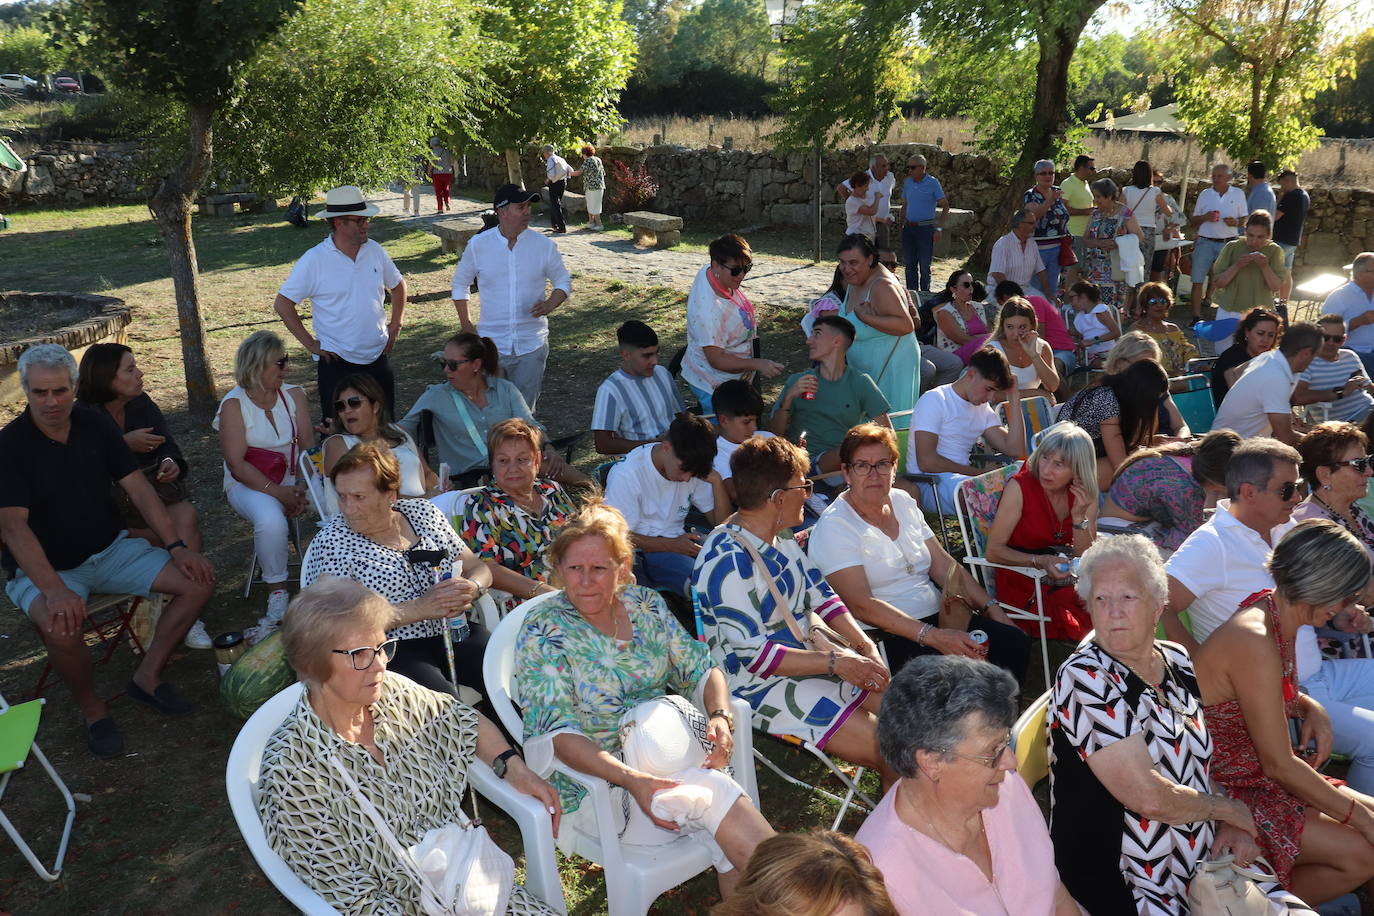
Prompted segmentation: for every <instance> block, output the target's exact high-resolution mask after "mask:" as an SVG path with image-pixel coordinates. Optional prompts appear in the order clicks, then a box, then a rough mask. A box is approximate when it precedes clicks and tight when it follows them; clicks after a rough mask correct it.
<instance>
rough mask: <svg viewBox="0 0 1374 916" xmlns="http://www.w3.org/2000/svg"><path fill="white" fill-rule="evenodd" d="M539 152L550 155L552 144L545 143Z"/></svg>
mask: <svg viewBox="0 0 1374 916" xmlns="http://www.w3.org/2000/svg"><path fill="white" fill-rule="evenodd" d="M539 152H541V153H551V152H553V144H552V143H545V144H544V145H543V146H541V147H539Z"/></svg>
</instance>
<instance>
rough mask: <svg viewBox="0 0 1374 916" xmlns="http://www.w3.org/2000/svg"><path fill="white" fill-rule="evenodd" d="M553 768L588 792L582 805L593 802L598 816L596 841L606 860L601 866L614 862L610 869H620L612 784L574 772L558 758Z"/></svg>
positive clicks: (617, 825) (618, 839)
mask: <svg viewBox="0 0 1374 916" xmlns="http://www.w3.org/2000/svg"><path fill="white" fill-rule="evenodd" d="M553 768H554V770H555V771H557V772H559V773H562V774H563V775H564V776H566V777H567V778H569V779H571V780H572V781H573V782H575V783H577V784H578V785H580V786H582V787H583V788H585V789H586V790H587V796H586V798H584V799H582V804H584V805H585V804H587V803H588V802H591V805H592V813H593V814H594V815H595V816H596V841H597V843H598V844H600V846H601V855H602V858H603V859H604V860H606V861H603V862H602V863H601V864H602V866H603V867H607V863H608V862H612V861H613V862H614V864H612V865H610V866H609V867H611V868H616V867H619V865H620V864H621V863H623V856H622V855H621V851H620V832H619V829H618V828H619V824H618V822H617V821H616V819H615V816H614V814H613V812H612V808H611V786H610V783H608V782H606V780H604V779H601V778H600V777H598V776H591V775H589V774H587V773H583V772H582V771H581V770H574V769H573V768H572V767H570V766H568V765H567V764H566V763H564V762H563V761H561V760H559V759H558V758H557V757H554V760H553Z"/></svg>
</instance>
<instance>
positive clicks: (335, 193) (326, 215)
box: [315, 184, 382, 219]
mask: <svg viewBox="0 0 1374 916" xmlns="http://www.w3.org/2000/svg"><path fill="white" fill-rule="evenodd" d="M380 212H382V211H381V210H380V209H379V208H378V207H377V205H376V204H372V203H368V202H367V201H366V200H363V189H362V188H360V187H358V186H357V185H354V184H346V185H344V186H343V187H341V188H331V189H330V191H329V193H328V194H326V195H324V209H323V210H320V211H319V212H317V213H316V214H315V219H331V218H333V217H335V216H376V215H377V214H378V213H380Z"/></svg>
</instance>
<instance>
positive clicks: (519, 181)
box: [506, 149, 525, 189]
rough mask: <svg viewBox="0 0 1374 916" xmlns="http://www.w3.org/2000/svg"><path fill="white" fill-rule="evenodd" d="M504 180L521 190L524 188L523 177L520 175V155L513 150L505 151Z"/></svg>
mask: <svg viewBox="0 0 1374 916" xmlns="http://www.w3.org/2000/svg"><path fill="white" fill-rule="evenodd" d="M506 180H507V181H509V182H510V183H511V184H514V185H519V186H520V187H521V188H522V189H523V188H524V187H525V179H524V176H522V175H521V174H520V153H519V152H518V151H516V150H513V149H508V150H506Z"/></svg>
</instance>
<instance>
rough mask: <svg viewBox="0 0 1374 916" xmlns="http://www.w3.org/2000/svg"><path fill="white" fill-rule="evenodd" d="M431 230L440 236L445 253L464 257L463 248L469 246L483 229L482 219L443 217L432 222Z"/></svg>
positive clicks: (440, 242)
mask: <svg viewBox="0 0 1374 916" xmlns="http://www.w3.org/2000/svg"><path fill="white" fill-rule="evenodd" d="M429 231H430V232H432V233H434V234H435V235H437V236H438V237H439V244H441V245H442V246H443V248H444V254H457V255H458V256H459V257H462V256H463V249H464V248H467V247H468V242H470V241H471V240H472V237H473V236H474V235H476V234H477V233H479V232H481V231H482V221H481V220H480V219H475V218H473V217H461V218H459V219H441V220H436V221H435V222H432V223H430V224H429Z"/></svg>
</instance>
